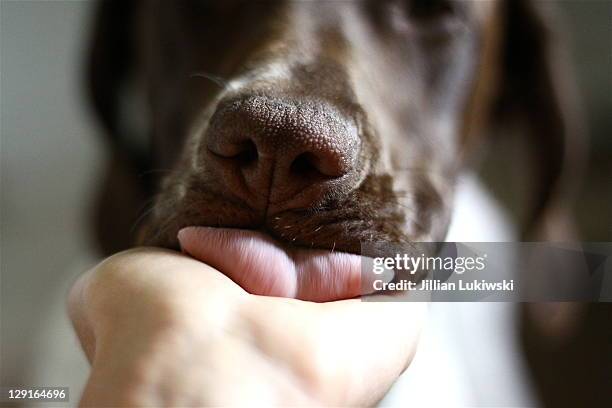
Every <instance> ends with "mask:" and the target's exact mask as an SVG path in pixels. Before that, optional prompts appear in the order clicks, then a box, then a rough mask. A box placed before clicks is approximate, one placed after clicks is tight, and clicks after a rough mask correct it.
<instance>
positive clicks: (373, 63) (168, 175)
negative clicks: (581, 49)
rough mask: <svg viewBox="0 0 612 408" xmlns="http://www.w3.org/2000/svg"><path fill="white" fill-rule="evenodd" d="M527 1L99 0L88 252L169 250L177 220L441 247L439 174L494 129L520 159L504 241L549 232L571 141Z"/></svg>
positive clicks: (294, 240)
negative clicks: (94, 243)
mask: <svg viewBox="0 0 612 408" xmlns="http://www.w3.org/2000/svg"><path fill="white" fill-rule="evenodd" d="M539 3H541V2H538V3H536V2H530V1H528V0H499V1H455V0H376V1H374V0H354V1H331V0H330V1H326V0H322V1H285V0H276V1H240V0H223V1H221V0H181V1H172V2H170V1H162V0H132V1H123V0H106V1H102V2H100V5H99V7H98V10H97V12H96V14H95V21H94V27H95V28H94V35H93V37H92V39H91V47H90V50H91V52H90V54H89V59H88V65H87V66H88V69H87V83H88V90H89V96H90V100H91V102H92V106H93V108H94V112H95V114H96V116H97V117H98V118H99V120H100V123H101V124H102V126H103V129H104V133H105V135H106V136H107V139H108V140H109V146H110V149H109V151H110V154H109V156H110V159H109V165H108V169H107V172H106V175H105V181H104V183H103V184H104V186H103V188H102V191H101V192H100V194H99V197H100V199H99V204H98V206H97V218H96V219H97V222H96V232H97V237H98V242H100V243H101V248H102V250H103V252H105V253H112V252H116V251H118V250H120V249H123V248H126V247H129V246H131V245H134V243H142V244H148V245H156V246H163V247H168V248H178V242H177V238H176V236H177V232H178V231H179V230H180V229H181V228H182V227H185V226H188V225H202V226H212V227H228V228H241V229H252V230H259V231H264V232H265V233H266V234H269V235H270V236H272V237H273V238H274V239H275V240H278V241H279V242H283V243H286V244H287V245H290V246H295V247H305V248H317V249H325V250H332V251H333V250H335V251H344V252H349V253H359V252H360V250H361V244H362V243H364V242H393V243H411V242H429V241H431V242H436V241H443V240H444V237H445V234H446V232H447V229H448V226H449V222H450V218H451V213H452V202H453V201H452V200H453V194H454V190H455V183H456V181H457V179H458V177H459V176H460V175H461V174H462V173H463V172H464V171H466V169H468V168H469V167H470V166H471V164H472V163H473V162H474V157H478V152H479V151H480V150H481V148H482V146H484V145H485V144H486V141H487V140H488V139H490V138H491V137H492V135H496V134H500V135H501V132H500V131H499V129H501V128H502V127H506V125H507V124H509V123H510V124H512V125H513V127H514V128H515V131H514V132H513V133H512V135H513V136H512V137H515V138H520V139H522V140H524V141H525V143H524V144H525V146H527V148H526V150H525V153H524V157H525V160H526V161H529V162H530V163H534V166H533V168H532V169H533V171H531V172H530V173H529V180H528V181H529V183H528V184H524V185H521V188H522V189H524V190H525V191H528V193H529V194H528V195H527V198H525V202H526V203H527V206H528V207H529V210H528V212H527V214H526V215H525V217H523V221H522V226H523V232H524V234H523V236H524V237H531V238H533V237H547V238H551V237H552V238H554V237H555V233H557V237H558V236H559V235H563V233H562V232H561V233H559V231H566V230H568V228H567V227H564V225H565V226H567V225H568V224H569V222H568V217H567V214H568V211H567V207H568V206H569V203H570V199H569V198H568V197H569V196H570V195H571V193H572V191H573V190H574V188H573V187H572V186H573V185H574V183H573V181H572V174H575V168H576V166H577V165H576V163H577V162H578V156H579V153H578V152H579V150H580V149H579V145H580V142H579V141H577V140H576V137H575V132H573V131H572V121H571V120H570V118H569V116H570V115H568V113H567V112H568V108H567V106H568V103H571V99H572V98H571V97H569V95H571V92H567V89H565V87H564V84H563V81H562V80H560V77H562V75H559V70H560V69H562V67H563V66H564V64H563V63H561V62H560V61H561V59H560V58H558V55H557V53H556V49H555V41H554V36H553V35H552V33H551V30H550V27H549V24H548V22H547V17H546V16H547V14H546V12H545V11H543V10H541V8H542V5H541V4H539ZM500 137H501V136H500ZM507 137H509V136H507Z"/></svg>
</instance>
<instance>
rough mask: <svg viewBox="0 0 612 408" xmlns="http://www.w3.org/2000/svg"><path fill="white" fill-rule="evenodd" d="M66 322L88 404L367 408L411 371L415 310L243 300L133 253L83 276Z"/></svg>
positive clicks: (210, 279)
mask: <svg viewBox="0 0 612 408" xmlns="http://www.w3.org/2000/svg"><path fill="white" fill-rule="evenodd" d="M69 312H70V315H71V318H72V320H73V323H74V326H75V330H76V332H77V334H78V336H79V339H80V340H81V343H82V345H83V349H84V350H85V352H86V354H87V357H88V358H89V360H90V362H91V363H92V371H91V375H90V378H89V381H88V384H87V386H86V389H85V391H84V394H83V396H82V400H81V404H82V405H84V406H87V405H96V406H124V405H130V406H131V405H140V406H143V405H147V406H160V405H164V406H169V405H171V406H178V405H180V406H195V405H197V406H203V405H242V404H247V403H248V404H254V403H255V404H266V405H269V404H273V405H312V404H317V405H321V404H323V405H371V404H374V403H375V402H377V401H378V400H379V399H380V398H381V397H382V396H383V395H384V393H385V392H386V391H387V389H388V388H389V387H390V386H391V385H392V383H393V381H394V380H395V379H396V378H397V377H398V376H399V374H400V373H401V372H402V371H403V370H404V369H405V368H406V367H407V365H408V364H409V362H410V360H411V357H412V355H413V353H414V350H415V346H416V340H417V337H418V332H419V328H420V325H421V321H422V316H423V306H422V305H421V304H415V303H373V302H361V301H360V300H358V299H350V300H343V301H337V302H329V303H312V302H304V301H299V300H295V299H288V298H278V297H268V296H257V295H251V294H248V293H247V292H246V291H245V290H243V289H242V288H241V287H240V286H238V285H236V284H235V283H234V282H233V281H232V280H230V279H229V278H228V277H227V276H225V275H224V274H222V273H220V272H219V271H217V270H215V269H213V268H212V267H210V266H208V265H206V264H204V263H201V262H198V261H196V260H194V259H191V258H189V257H187V256H185V255H183V254H180V253H177V252H173V251H168V250H162V249H157V248H139V249H135V250H131V251H127V252H123V253H120V254H117V255H115V256H113V257H111V258H109V259H107V260H106V261H104V262H102V263H101V264H100V265H98V266H97V267H95V268H94V269H93V270H91V271H89V272H87V273H86V274H84V275H83V276H82V277H81V278H80V279H79V281H78V282H77V283H76V284H75V286H74V287H73V289H72V291H71V293H70V296H69Z"/></svg>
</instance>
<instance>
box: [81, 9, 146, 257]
mask: <svg viewBox="0 0 612 408" xmlns="http://www.w3.org/2000/svg"><path fill="white" fill-rule="evenodd" d="M138 3H139V1H138V0H101V1H100V2H99V3H98V4H97V5H96V8H95V10H94V15H93V17H94V21H93V31H92V37H91V40H90V44H89V53H88V59H87V61H86V71H85V74H86V77H85V79H86V86H87V90H88V97H89V100H90V102H91V106H92V107H93V111H94V114H95V116H96V117H97V119H98V120H99V122H100V124H101V125H102V129H103V132H104V136H105V139H106V140H107V142H108V144H107V146H108V147H109V153H110V157H109V159H108V160H107V169H106V172H105V176H104V182H103V185H102V186H101V187H102V188H101V190H100V192H99V193H98V194H99V196H98V199H97V202H96V208H95V224H94V228H95V234H96V238H97V241H98V244H99V246H100V247H101V249H102V251H103V252H104V253H105V254H108V253H112V252H116V251H118V250H121V249H124V248H126V247H129V246H130V245H132V244H133V241H134V239H133V235H134V233H135V231H134V230H135V228H134V223H135V222H136V219H137V217H138V213H139V212H140V211H142V206H143V204H144V203H145V202H146V201H147V200H148V199H149V197H150V195H151V190H152V188H151V185H150V184H151V183H150V182H149V178H147V177H145V176H143V175H146V174H147V173H148V172H149V170H150V169H151V166H152V164H151V157H150V153H149V149H148V146H147V140H148V135H146V134H142V133H144V132H146V129H145V127H144V126H140V128H138V126H134V125H133V122H132V120H133V119H142V116H144V115H141V114H139V113H137V114H134V112H133V107H130V106H126V105H129V104H130V103H132V105H133V99H134V98H133V96H132V97H130V92H131V89H130V86H131V84H132V83H133V75H134V64H135V62H136V61H135V56H136V55H137V52H136V50H135V47H134V42H135V38H134V37H135V31H136V28H135V26H136V24H135V15H136V13H137V10H138ZM126 108H127V109H126ZM130 109H132V112H130Z"/></svg>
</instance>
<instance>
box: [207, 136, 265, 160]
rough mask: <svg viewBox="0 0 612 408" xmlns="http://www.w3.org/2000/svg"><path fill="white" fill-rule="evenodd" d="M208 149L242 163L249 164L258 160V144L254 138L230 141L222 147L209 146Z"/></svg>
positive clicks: (218, 155)
mask: <svg viewBox="0 0 612 408" xmlns="http://www.w3.org/2000/svg"><path fill="white" fill-rule="evenodd" d="M208 150H209V151H210V152H211V153H212V154H214V155H215V156H217V157H220V158H223V159H231V160H233V161H236V162H237V163H238V164H240V165H248V164H251V163H253V162H255V161H257V158H258V156H259V155H258V153H257V146H256V145H255V143H254V142H253V141H252V140H246V141H244V142H242V143H228V144H225V145H223V146H221V148H216V149H215V148H213V147H209V148H208Z"/></svg>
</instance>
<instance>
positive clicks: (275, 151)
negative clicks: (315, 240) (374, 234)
mask: <svg viewBox="0 0 612 408" xmlns="http://www.w3.org/2000/svg"><path fill="white" fill-rule="evenodd" d="M205 147H206V149H207V150H208V152H207V154H208V155H209V156H211V158H212V169H211V170H212V171H213V172H216V173H217V174H218V176H219V177H221V178H223V182H224V183H225V186H226V187H227V188H228V189H230V190H231V192H232V193H234V194H236V195H238V196H239V197H241V198H243V199H246V200H248V199H249V198H250V197H259V198H261V197H263V196H266V200H265V201H266V203H268V204H277V203H282V202H287V201H294V202H295V203H294V204H293V206H294V207H295V206H304V207H307V206H309V205H312V204H313V203H314V202H315V201H317V200H319V199H321V198H323V197H325V196H330V195H333V194H334V193H335V192H339V191H343V190H346V188H347V187H348V184H350V183H351V182H352V181H353V179H354V178H355V177H353V176H354V175H355V173H356V164H357V159H358V152H359V149H360V139H359V135H358V132H357V126H356V124H355V122H354V120H352V119H349V118H347V117H346V115H344V114H342V113H341V112H340V111H338V110H337V109H336V108H334V107H332V106H331V105H329V104H326V103H323V102H318V101H305V100H301V99H297V100H292V99H286V98H271V97H264V96H249V97H243V98H240V99H234V100H231V101H227V102H222V103H220V104H219V107H218V109H217V111H216V112H215V113H214V114H213V116H212V118H211V121H210V124H209V128H208V131H207V132H206V135H205ZM296 197H298V198H299V197H302V199H301V200H299V199H298V200H297V201H295V198H296ZM251 204H252V203H251Z"/></svg>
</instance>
